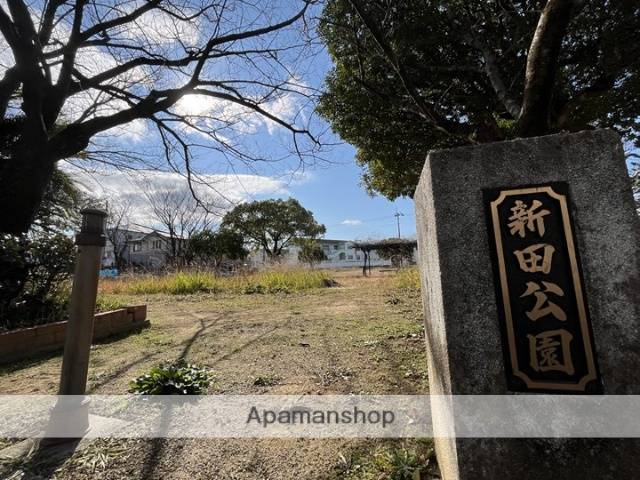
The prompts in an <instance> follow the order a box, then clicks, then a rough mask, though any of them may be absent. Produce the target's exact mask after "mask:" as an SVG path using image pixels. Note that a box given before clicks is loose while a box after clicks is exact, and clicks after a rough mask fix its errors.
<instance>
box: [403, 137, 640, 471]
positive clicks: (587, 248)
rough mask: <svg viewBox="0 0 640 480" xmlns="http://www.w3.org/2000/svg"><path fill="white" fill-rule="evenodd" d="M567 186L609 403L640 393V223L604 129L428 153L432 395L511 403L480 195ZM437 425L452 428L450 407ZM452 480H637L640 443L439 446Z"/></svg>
mask: <svg viewBox="0 0 640 480" xmlns="http://www.w3.org/2000/svg"><path fill="white" fill-rule="evenodd" d="M549 182H566V183H568V185H569V189H570V194H571V202H572V204H571V205H570V209H571V214H572V217H573V221H574V229H575V235H576V241H577V247H578V250H579V251H580V254H581V259H582V269H583V276H584V283H585V291H586V298H587V301H588V309H589V311H590V314H591V321H592V325H593V333H594V339H595V345H596V354H597V358H598V362H599V365H600V371H601V374H602V379H603V382H604V391H605V393H606V394H636V395H637V394H640V250H639V245H640V221H639V220H638V216H637V214H636V211H635V206H634V202H633V196H632V193H631V185H630V180H629V178H628V173H627V169H626V165H625V160H624V155H623V151H622V145H621V142H620V139H619V138H618V136H617V135H616V134H615V133H613V132H611V131H606V130H601V131H591V132H581V133H577V134H570V135H552V136H547V137H540V138H531V139H523V140H516V141H510V142H502V143H495V144H488V145H482V146H477V147H465V148H458V149H452V150H442V151H434V152H431V153H430V154H429V156H428V158H427V162H426V165H425V168H424V171H423V173H422V177H421V180H420V184H419V186H418V189H417V191H416V194H415V201H416V215H417V221H418V241H419V244H418V248H419V253H420V266H421V277H422V286H423V295H424V297H423V298H424V304H425V311H426V315H425V318H426V335H427V343H428V362H429V374H430V389H431V393H432V394H443V395H449V394H508V393H509V392H508V390H507V385H506V381H505V371H504V362H503V353H502V345H501V335H500V329H499V320H498V318H499V317H498V310H497V304H496V295H495V289H494V277H493V272H492V265H491V260H490V251H489V239H488V231H487V224H486V221H485V210H484V205H483V198H482V190H483V189H489V188H499V187H510V186H513V187H518V186H525V185H537V184H546V183H549ZM432 408H433V414H434V417H435V418H434V426H435V427H436V428H438V422H439V423H440V424H441V426H443V427H446V428H454V429H455V425H449V424H448V422H451V421H452V420H451V417H450V416H449V413H450V412H447V410H446V404H433V405H432ZM436 452H437V455H438V460H439V463H440V467H441V470H442V472H443V475H444V478H445V479H446V480H456V479H463V480H467V479H474V480H476V479H481V478H482V479H484V478H487V479H494V478H495V479H497V478H499V479H511V478H513V479H516V478H517V479H518V480H526V479H540V478H558V479H572V478H578V479H581V480H582V479H585V478H589V479H590V478H597V479H598V480H604V479H614V478H615V479H632V478H637V475H638V471H640V442H638V441H623V440H607V441H604V440H546V439H545V440H508V439H507V440H499V439H495V440H493V439H490V440H474V439H439V440H437V441H436Z"/></svg>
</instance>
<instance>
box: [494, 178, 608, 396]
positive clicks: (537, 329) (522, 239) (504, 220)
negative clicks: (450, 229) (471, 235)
mask: <svg viewBox="0 0 640 480" xmlns="http://www.w3.org/2000/svg"><path fill="white" fill-rule="evenodd" d="M483 194H484V203H485V207H486V210H487V226H488V231H489V239H490V249H491V252H492V257H493V258H492V260H493V269H494V277H495V285H496V299H497V304H498V312H499V316H500V319H499V320H500V327H501V331H502V346H503V351H504V358H505V372H506V377H507V385H508V389H509V390H511V391H515V392H554V393H561V392H566V393H590V394H597V393H602V391H603V388H602V379H601V378H600V374H599V371H598V364H597V359H596V355H595V346H594V342H593V333H592V330H591V323H590V320H589V313H588V311H587V302H586V300H585V292H584V283H583V281H582V274H581V269H580V259H579V256H578V250H577V245H576V242H575V237H574V233H573V225H572V221H571V216H570V212H569V192H568V186H567V185H566V184H564V183H553V184H548V185H539V186H525V187H517V188H499V189H492V190H485V191H484V192H483Z"/></svg>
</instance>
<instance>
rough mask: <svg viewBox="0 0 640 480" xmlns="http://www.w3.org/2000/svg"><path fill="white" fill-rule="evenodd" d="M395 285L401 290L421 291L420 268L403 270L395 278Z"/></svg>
mask: <svg viewBox="0 0 640 480" xmlns="http://www.w3.org/2000/svg"><path fill="white" fill-rule="evenodd" d="M395 284H396V287H398V288H399V289H401V290H412V291H415V292H419V291H420V272H418V267H407V268H403V269H401V270H400V271H399V272H398V274H397V275H396V277H395Z"/></svg>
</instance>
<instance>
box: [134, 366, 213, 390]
mask: <svg viewBox="0 0 640 480" xmlns="http://www.w3.org/2000/svg"><path fill="white" fill-rule="evenodd" d="M210 384H211V374H210V373H209V371H208V370H207V369H206V368H203V367H200V366H197V365H192V364H190V363H187V362H185V361H184V360H177V361H175V362H163V363H161V364H159V365H157V366H155V367H153V368H152V369H151V371H150V372H149V373H145V374H144V375H142V376H140V377H138V378H136V379H135V380H133V381H132V382H130V383H129V392H130V393H138V394H141V395H200V394H201V393H203V392H204V391H205V390H206V389H207V388H208V387H209V385H210Z"/></svg>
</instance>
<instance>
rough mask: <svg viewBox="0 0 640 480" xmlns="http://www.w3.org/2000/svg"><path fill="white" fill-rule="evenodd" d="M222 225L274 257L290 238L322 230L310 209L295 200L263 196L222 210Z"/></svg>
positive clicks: (280, 251)
mask: <svg viewBox="0 0 640 480" xmlns="http://www.w3.org/2000/svg"><path fill="white" fill-rule="evenodd" d="M221 228H225V229H228V230H231V231H233V232H236V233H239V234H240V235H242V237H243V238H244V239H245V241H247V242H248V243H251V244H253V245H255V246H257V247H261V248H263V249H264V251H265V252H266V254H267V255H268V256H269V258H270V259H272V260H276V259H277V258H278V257H280V255H281V254H282V250H283V249H284V248H286V247H287V246H288V245H289V244H291V242H292V241H294V240H296V239H298V238H304V237H307V238H315V237H317V236H319V235H322V234H323V233H325V231H326V229H325V227H324V225H321V224H319V223H318V222H316V220H315V218H313V213H311V212H310V211H309V210H306V209H305V208H303V207H302V206H301V205H300V203H298V201H297V200H295V199H293V198H290V199H288V200H262V201H255V202H250V203H243V204H240V205H238V206H236V207H235V208H233V209H232V210H231V211H229V212H227V214H225V216H224V218H223V219H222V224H221Z"/></svg>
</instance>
